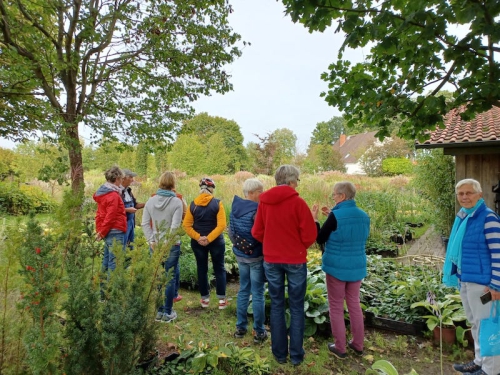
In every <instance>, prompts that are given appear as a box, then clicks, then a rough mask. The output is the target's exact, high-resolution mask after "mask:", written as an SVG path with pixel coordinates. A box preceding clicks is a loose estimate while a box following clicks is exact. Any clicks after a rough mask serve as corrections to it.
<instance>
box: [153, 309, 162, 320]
mask: <svg viewBox="0 0 500 375" xmlns="http://www.w3.org/2000/svg"><path fill="white" fill-rule="evenodd" d="M161 318H163V313H162V312H161V311H158V312H157V313H156V318H155V320H156V321H157V322H159V321H160V320H161Z"/></svg>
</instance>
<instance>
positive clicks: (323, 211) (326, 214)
mask: <svg viewBox="0 0 500 375" xmlns="http://www.w3.org/2000/svg"><path fill="white" fill-rule="evenodd" d="M321 212H322V213H323V215H325V216H328V215H330V209H329V208H328V207H326V206H323V207H321Z"/></svg>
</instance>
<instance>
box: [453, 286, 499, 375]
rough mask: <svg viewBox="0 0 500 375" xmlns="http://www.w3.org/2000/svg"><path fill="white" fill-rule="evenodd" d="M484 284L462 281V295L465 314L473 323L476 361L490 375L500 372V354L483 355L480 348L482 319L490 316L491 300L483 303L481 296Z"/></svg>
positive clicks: (496, 374)
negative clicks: (492, 355)
mask: <svg viewBox="0 0 500 375" xmlns="http://www.w3.org/2000/svg"><path fill="white" fill-rule="evenodd" d="M484 288H485V286H484V285H480V284H476V283H460V297H462V304H463V305H464V310H465V316H466V317H467V320H468V321H469V323H470V324H471V326H472V327H471V331H472V332H471V333H472V338H473V339H474V355H475V357H474V363H475V364H476V365H478V366H481V369H482V370H483V371H484V372H485V373H487V374H488V375H498V374H500V356H498V355H497V356H494V357H481V353H480V349H479V330H480V329H481V327H480V324H481V319H485V318H488V317H489V316H490V310H491V302H488V303H487V304H486V305H483V304H482V302H481V300H480V299H479V297H480V296H481V295H482V294H483V293H484Z"/></svg>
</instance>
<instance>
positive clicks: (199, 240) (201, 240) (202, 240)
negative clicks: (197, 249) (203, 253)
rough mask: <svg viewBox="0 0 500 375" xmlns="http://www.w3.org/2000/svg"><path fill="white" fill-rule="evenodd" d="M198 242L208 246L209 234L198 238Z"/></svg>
mask: <svg viewBox="0 0 500 375" xmlns="http://www.w3.org/2000/svg"><path fill="white" fill-rule="evenodd" d="M198 243H199V244H200V245H201V246H207V245H208V244H209V242H208V238H207V236H200V238H198Z"/></svg>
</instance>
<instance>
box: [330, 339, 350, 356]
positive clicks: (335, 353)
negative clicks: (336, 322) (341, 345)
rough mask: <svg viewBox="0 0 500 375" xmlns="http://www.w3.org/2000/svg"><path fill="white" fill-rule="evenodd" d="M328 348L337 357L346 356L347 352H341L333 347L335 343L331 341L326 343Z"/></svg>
mask: <svg viewBox="0 0 500 375" xmlns="http://www.w3.org/2000/svg"><path fill="white" fill-rule="evenodd" d="M328 350H329V351H330V352H332V354H333V355H335V356H336V357H337V358H339V359H345V358H346V357H347V353H342V352H341V351H340V350H338V349H337V348H336V347H335V344H333V343H331V342H330V343H328Z"/></svg>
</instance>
